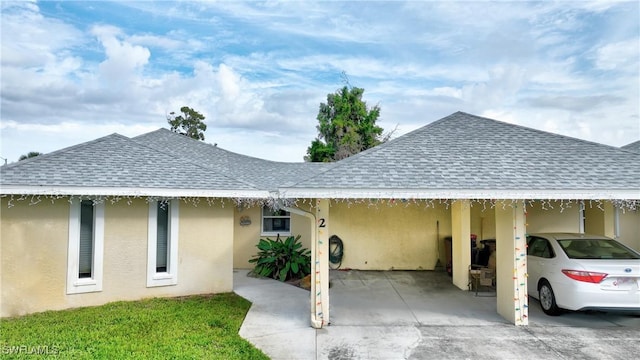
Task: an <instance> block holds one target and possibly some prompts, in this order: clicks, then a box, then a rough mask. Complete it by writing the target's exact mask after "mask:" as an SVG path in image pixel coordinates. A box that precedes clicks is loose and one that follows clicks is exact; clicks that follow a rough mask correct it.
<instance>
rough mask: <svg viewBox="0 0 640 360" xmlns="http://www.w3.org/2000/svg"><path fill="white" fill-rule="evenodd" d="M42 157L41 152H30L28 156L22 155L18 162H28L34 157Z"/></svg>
mask: <svg viewBox="0 0 640 360" xmlns="http://www.w3.org/2000/svg"><path fill="white" fill-rule="evenodd" d="M40 155H42V153H41V152H38V151H29V153H28V154H26V155H20V158H19V159H18V161H22V160H27V159H30V158H32V157H36V156H40Z"/></svg>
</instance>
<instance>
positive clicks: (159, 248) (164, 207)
mask: <svg viewBox="0 0 640 360" xmlns="http://www.w3.org/2000/svg"><path fill="white" fill-rule="evenodd" d="M169 205H170V203H169V202H168V201H167V202H163V201H158V239H157V242H156V272H166V271H167V265H168V264H167V259H168V250H169Z"/></svg>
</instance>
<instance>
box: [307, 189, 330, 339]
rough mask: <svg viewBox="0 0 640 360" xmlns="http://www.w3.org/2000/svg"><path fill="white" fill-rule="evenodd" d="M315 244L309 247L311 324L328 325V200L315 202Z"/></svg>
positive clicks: (316, 325)
mask: <svg viewBox="0 0 640 360" xmlns="http://www.w3.org/2000/svg"><path fill="white" fill-rule="evenodd" d="M315 232H316V234H315V235H316V236H315V242H314V243H313V244H312V246H311V317H312V320H311V324H312V326H313V327H314V328H322V326H324V325H328V324H329V200H328V199H317V200H316V226H315Z"/></svg>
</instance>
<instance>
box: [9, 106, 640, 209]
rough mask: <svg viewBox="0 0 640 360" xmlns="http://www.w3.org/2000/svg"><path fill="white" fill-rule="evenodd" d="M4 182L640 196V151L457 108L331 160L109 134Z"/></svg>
mask: <svg viewBox="0 0 640 360" xmlns="http://www.w3.org/2000/svg"><path fill="white" fill-rule="evenodd" d="M0 185H2V188H3V191H2V193H3V194H4V193H7V191H5V190H6V189H8V188H12V189H13V190H12V191H14V192H12V193H17V191H21V189H27V190H26V191H25V192H24V193H26V194H29V193H32V192H37V190H34V189H38V188H39V187H41V188H43V189H44V188H66V189H70V188H75V189H93V190H92V191H94V192H99V191H100V190H99V189H129V190H131V191H134V192H135V193H136V194H137V195H148V194H143V193H141V192H145V191H147V192H153V191H152V190H149V189H165V190H166V191H165V192H164V193H166V194H168V195H171V194H174V196H180V195H179V194H184V193H185V191H187V190H188V191H187V193H189V194H192V195H189V196H223V197H225V196H226V197H236V196H245V197H246V196H251V197H262V198H265V197H268V196H269V192H278V191H279V192H280V196H283V197H329V198H332V197H356V196H360V197H376V196H380V197H388V196H394V197H397V196H398V195H401V194H407V195H411V194H417V193H419V194H422V195H419V196H423V197H429V196H431V198H449V197H451V198H453V197H455V196H459V197H467V198H492V197H490V195H494V194H495V193H496V191H503V190H508V191H510V193H509V194H508V195H504V196H505V198H520V197H506V196H523V197H525V198H530V196H535V194H542V193H544V194H554V193H553V191H558V192H561V193H562V194H564V196H565V197H567V195H566V194H579V195H577V196H587V197H592V198H600V197H599V196H608V197H609V198H619V199H620V198H624V199H629V198H630V199H640V154H638V153H634V152H631V151H626V150H622V149H619V148H615V147H611V146H606V145H602V144H597V143H593V142H588V141H583V140H579V139H574V138H570V137H566V136H561V135H556V134H551V133H547V132H543V131H539V130H534V129H530V128H526V127H522V126H517V125H512V124H508V123H503V122H499V121H496V120H491V119H487V118H482V117H479V116H474V115H470V114H466V113H462V112H457V113H454V114H452V115H450V116H447V117H445V118H443V119H440V120H437V121H435V122H433V123H431V124H429V125H427V126H424V127H422V128H420V129H417V130H415V131H413V132H410V133H408V134H406V135H403V136H400V137H398V138H396V139H394V140H391V141H389V142H387V143H385V144H382V145H379V146H377V147H375V148H372V149H369V150H366V151H364V152H362V153H359V154H357V155H354V156H352V157H349V158H346V159H344V160H341V161H339V162H336V163H329V164H327V163H302V162H300V163H283V162H274V161H268V160H263V159H258V158H254V157H249V156H245V155H240V154H236V153H233V152H230V151H227V150H223V149H220V148H218V147H217V146H214V145H210V144H207V143H204V142H201V141H197V140H194V139H191V138H189V137H186V136H183V135H180V134H176V133H173V132H171V131H169V130H167V129H159V130H156V131H153V132H150V133H147V134H144V135H140V136H137V137H135V138H132V139H129V138H127V137H124V136H122V135H118V134H113V135H109V136H106V137H103V138H100V139H97V140H94V141H90V142H87V143H83V144H79V145H76V146H72V147H69V148H66V149H62V150H59V151H56V152H53V153H50V154H45V155H41V156H38V157H35V158H31V159H28V160H24V161H20V162H17V163H13V164H10V165H5V166H2V167H1V168H0ZM96 189H98V190H96ZM129 190H127V191H129ZM183 190H184V191H183ZM542 190H544V191H546V192H544V191H543V192H541V191H542ZM52 191H53V190H52ZM77 191H82V190H77ZM189 191H190V192H189ZM492 191H493V192H492ZM536 191H537V192H536ZM607 191H608V192H607ZM202 194H204V195H202ZM238 194H240V195H238ZM487 194H489V195H487ZM532 194H533V195H532ZM603 194H604V195H603ZM612 194H613V195H612ZM88 195H91V194H88ZM104 195H108V194H107V193H104ZM185 196H186V195H185ZM587 197H583V198H587ZM496 198H498V197H496ZM569 198H580V197H569Z"/></svg>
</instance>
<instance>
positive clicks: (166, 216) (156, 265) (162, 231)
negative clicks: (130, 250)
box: [147, 200, 179, 287]
mask: <svg viewBox="0 0 640 360" xmlns="http://www.w3.org/2000/svg"><path fill="white" fill-rule="evenodd" d="M178 205H179V203H178V201H177V200H167V201H153V202H151V203H149V228H148V239H147V246H148V248H147V286H148V287H151V286H166V285H175V284H177V283H178V219H179V212H178Z"/></svg>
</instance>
